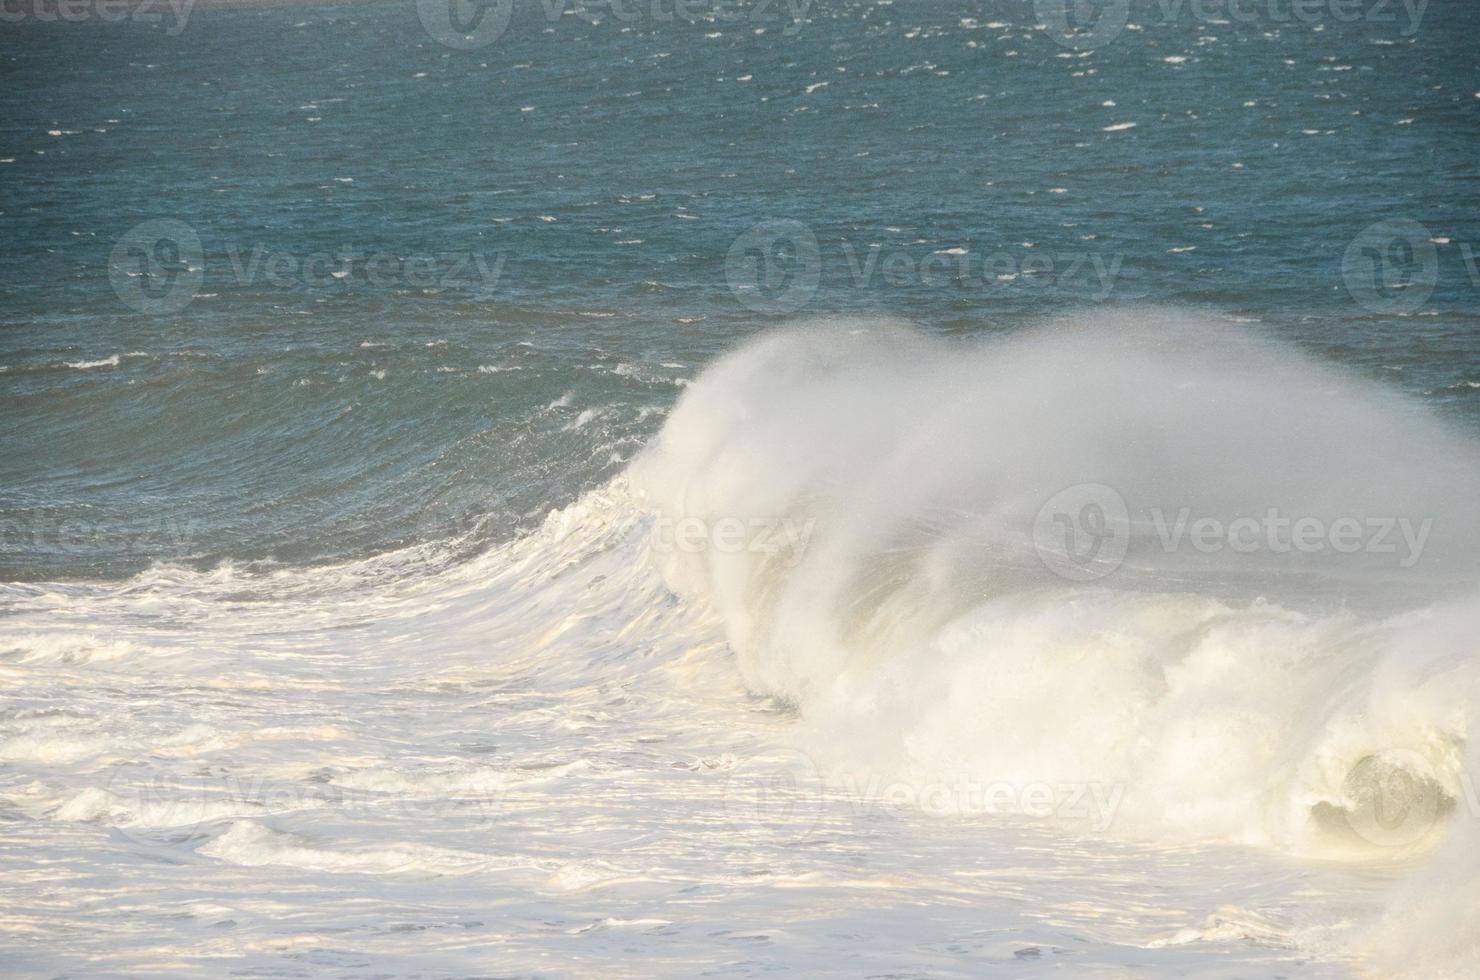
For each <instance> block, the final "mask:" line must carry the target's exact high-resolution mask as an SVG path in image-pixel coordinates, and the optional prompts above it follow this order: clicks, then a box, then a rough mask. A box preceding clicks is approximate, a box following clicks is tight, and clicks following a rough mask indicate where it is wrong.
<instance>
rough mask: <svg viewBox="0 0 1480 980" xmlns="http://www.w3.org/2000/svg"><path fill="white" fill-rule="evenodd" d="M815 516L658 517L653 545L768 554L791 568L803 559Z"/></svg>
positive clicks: (685, 551) (657, 548)
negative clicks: (801, 517) (803, 517)
mask: <svg viewBox="0 0 1480 980" xmlns="http://www.w3.org/2000/svg"><path fill="white" fill-rule="evenodd" d="M816 523H817V522H816V520H815V519H814V518H807V519H805V520H802V519H799V518H795V517H790V516H782V517H734V516H728V517H717V518H713V519H708V518H703V517H695V516H688V517H677V518H675V517H666V516H665V517H658V518H656V519H655V520H654V521H653V528H652V534H651V539H650V540H651V545H652V548H653V550H654V551H656V552H660V553H663V554H670V553H682V554H694V555H697V554H705V553H711V554H722V555H737V554H748V555H768V556H775V557H777V558H779V559H780V560H781V561H782V563H783V564H785V565H786V566H787V567H791V566H794V565H795V564H796V563H797V562H799V561H801V560H802V557H803V555H804V553H805V552H806V550H807V543H808V542H809V541H810V540H811V539H812V531H813V530H814V528H815V527H816Z"/></svg>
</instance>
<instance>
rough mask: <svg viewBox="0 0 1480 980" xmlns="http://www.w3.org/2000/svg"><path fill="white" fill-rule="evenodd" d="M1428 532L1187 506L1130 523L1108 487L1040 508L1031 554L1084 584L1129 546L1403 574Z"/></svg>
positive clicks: (1355, 520)
mask: <svg viewBox="0 0 1480 980" xmlns="http://www.w3.org/2000/svg"><path fill="white" fill-rule="evenodd" d="M1433 526H1434V519H1433V518H1432V517H1423V518H1415V517H1412V516H1409V515H1383V516H1379V515H1371V514H1366V515H1361V516H1357V515H1336V516H1330V515H1326V516H1316V515H1309V514H1291V513H1286V512H1284V511H1281V510H1280V509H1279V508H1277V507H1269V508H1266V509H1265V510H1264V511H1263V512H1262V513H1260V514H1258V515H1254V514H1240V515H1236V516H1232V517H1229V516H1225V515H1212V514H1197V513H1195V512H1194V511H1193V509H1192V508H1191V507H1179V508H1176V509H1169V508H1163V507H1160V506H1151V507H1149V508H1147V509H1146V510H1145V511H1144V512H1140V513H1138V514H1137V515H1136V520H1134V521H1133V520H1132V515H1131V512H1130V510H1129V508H1128V507H1127V505H1126V502H1125V498H1124V497H1122V496H1121V494H1120V493H1119V492H1118V491H1116V490H1115V489H1114V488H1113V487H1109V486H1106V485H1105V484H1102V483H1081V484H1076V485H1075V486H1072V487H1068V488H1066V489H1064V490H1061V491H1060V492H1058V493H1057V494H1055V495H1054V496H1053V497H1051V498H1050V499H1049V500H1048V501H1047V502H1046V503H1045V504H1044V505H1043V506H1042V507H1041V508H1039V510H1038V513H1037V515H1036V516H1035V518H1034V523H1033V532H1032V533H1033V546H1034V549H1035V550H1036V551H1037V552H1038V556H1039V558H1041V559H1042V561H1043V563H1044V565H1046V566H1047V567H1048V569H1049V570H1050V571H1052V572H1054V573H1055V574H1057V575H1059V576H1061V577H1063V578H1067V579H1069V580H1071V581H1075V582H1087V581H1092V580H1094V579H1099V578H1104V577H1105V576H1107V575H1110V574H1111V573H1113V572H1114V571H1115V570H1116V569H1118V568H1120V566H1121V565H1122V564H1123V563H1124V561H1125V559H1126V555H1127V553H1128V551H1129V550H1130V547H1131V544H1132V541H1133V539H1134V541H1135V542H1136V543H1137V545H1138V553H1140V554H1144V553H1145V552H1146V551H1148V550H1151V551H1155V550H1160V551H1161V552H1162V553H1163V554H1167V555H1171V554H1177V553H1187V552H1195V553H1197V554H1199V555H1213V554H1218V553H1220V552H1231V553H1233V554H1237V555H1252V554H1257V553H1261V552H1262V553H1265V554H1268V555H1273V556H1277V557H1278V556H1288V555H1316V554H1322V553H1335V554H1342V555H1354V554H1365V555H1376V556H1391V557H1390V558H1387V559H1386V560H1390V561H1392V562H1393V564H1394V565H1395V566H1396V567H1398V568H1401V569H1408V568H1412V567H1413V566H1414V565H1416V564H1418V562H1419V560H1420V559H1421V558H1422V557H1423V551H1424V547H1425V545H1426V544H1427V543H1428V540H1429V535H1430V533H1431V532H1432V531H1433Z"/></svg>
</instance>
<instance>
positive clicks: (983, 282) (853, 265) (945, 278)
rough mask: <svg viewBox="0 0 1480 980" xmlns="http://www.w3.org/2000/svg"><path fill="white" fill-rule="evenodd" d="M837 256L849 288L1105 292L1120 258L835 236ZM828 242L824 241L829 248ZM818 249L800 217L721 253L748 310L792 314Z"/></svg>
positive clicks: (748, 234)
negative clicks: (886, 242) (1046, 288)
mask: <svg viewBox="0 0 1480 980" xmlns="http://www.w3.org/2000/svg"><path fill="white" fill-rule="evenodd" d="M835 247H836V255H830V256H829V257H830V258H833V259H835V260H837V263H839V264H841V267H842V268H843V270H845V272H846V277H847V282H848V283H849V285H851V287H852V288H854V289H877V288H881V287H882V288H884V289H905V288H919V287H923V288H926V289H945V288H955V289H970V290H988V291H991V290H1001V289H1005V288H1007V287H1008V286H1009V285H1011V284H1013V283H1021V284H1022V285H1024V286H1027V287H1030V288H1037V287H1043V286H1049V285H1056V286H1058V287H1060V288H1063V289H1072V290H1079V291H1082V292H1083V293H1085V294H1086V295H1087V296H1088V297H1089V298H1090V299H1091V300H1094V301H1096V302H1098V301H1101V300H1104V299H1106V298H1107V297H1108V296H1109V295H1110V293H1111V291H1112V290H1113V289H1114V285H1115V281H1116V279H1117V277H1118V276H1119V275H1120V270H1121V265H1122V263H1123V261H1124V257H1123V256H1121V255H1119V254H1114V253H1109V252H1102V251H1096V250H1071V251H1057V252H1055V251H1049V250H1038V249H1037V247H1036V246H1035V245H1032V244H1024V245H1023V246H1022V247H1021V248H1020V249H1005V248H993V249H991V250H985V249H976V248H973V247H971V246H969V245H957V246H951V247H948V248H933V249H932V248H916V247H907V246H885V245H884V244H882V243H878V242H870V243H856V242H850V241H847V240H842V241H839V242H837V243H836V245H835ZM831 248H832V246H830V251H831ZM823 258H824V253H823V249H822V246H821V245H820V244H819V242H818V240H817V235H816V234H815V233H814V232H813V231H812V229H811V228H810V227H809V226H807V225H806V224H804V223H803V222H800V221H794V220H777V221H763V222H761V223H760V224H757V225H755V226H753V227H751V228H749V229H747V230H746V231H745V232H744V233H743V234H741V235H740V236H739V237H738V238H736V239H735V241H734V243H733V244H731V246H730V248H729V251H728V252H727V253H726V255H725V279H726V281H727V282H728V284H729V286H730V292H731V293H732V294H733V295H734V296H735V298H736V299H738V300H739V301H740V302H741V304H743V305H744V306H745V307H747V308H748V309H752V310H755V311H757V312H761V313H795V312H797V311H798V310H800V309H802V307H804V306H806V305H807V304H808V303H809V302H811V300H812V298H813V297H814V296H816V295H817V291H818V288H819V287H820V286H821V283H822V271H823Z"/></svg>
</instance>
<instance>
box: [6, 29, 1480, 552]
mask: <svg viewBox="0 0 1480 980" xmlns="http://www.w3.org/2000/svg"><path fill="white" fill-rule="evenodd" d="M1044 8H1045V4H1042V3H1040V4H1039V5H1038V7H1036V8H1035V7H1034V5H1032V4H1026V3H1007V2H1001V3H995V2H988V3H926V2H913V0H911V2H895V3H891V4H882V5H881V4H873V3H834V4H828V5H826V6H823V5H821V4H817V5H815V6H813V7H811V8H808V10H807V12H806V15H805V17H804V18H802V19H797V18H796V17H795V16H793V14H792V12H791V10H790V8H786V7H785V6H773V7H771V8H770V9H768V10H765V11H757V9H756V8H755V6H754V5H749V6H746V7H742V8H741V9H742V11H745V14H744V16H743V18H742V19H740V20H736V19H734V18H733V17H728V16H721V15H714V16H710V17H707V18H706V17H698V18H684V17H670V16H667V15H666V14H665V13H664V11H668V10H670V9H671V7H669V6H666V5H665V6H653V5H651V4H642V5H628V6H626V7H619V8H616V10H617V11H621V12H622V13H623V14H624V15H623V16H618V15H617V13H616V12H614V10H613V9H612V8H608V7H597V8H592V10H594V11H595V13H590V12H588V13H587V14H585V15H580V14H577V13H575V12H573V11H574V8H572V10H571V11H570V12H567V13H566V14H565V15H564V16H562V17H559V18H557V19H555V20H551V19H550V18H549V17H548V16H547V13H546V11H547V9H548V8H547V7H542V6H541V5H538V4H525V3H518V4H516V6H515V7H514V8H513V16H512V18H511V20H510V22H509V23H508V26H507V29H505V30H504V31H503V32H502V34H501V35H500V36H498V37H497V38H496V39H493V40H491V41H490V42H489V43H486V44H483V45H482V46H479V47H476V48H473V49H471V50H457V49H455V48H453V47H449V46H448V45H446V44H443V43H440V42H439V41H438V40H436V39H435V38H434V37H433V36H432V33H430V32H429V29H428V26H427V25H428V24H429V23H430V24H431V25H432V30H433V31H435V30H436V25H437V23H438V21H437V19H436V17H435V8H434V7H428V6H426V5H423V6H422V7H421V8H420V9H418V7H417V6H416V5H414V4H410V3H377V4H366V5H355V6H348V5H344V6H324V7H319V6H272V7H263V8H260V9H219V8H217V9H210V8H206V7H204V6H202V7H198V8H195V9H192V10H191V11H190V12H189V15H188V17H187V18H186V19H185V21H184V22H183V23H180V22H179V21H178V19H177V18H175V17H174V16H173V15H171V14H170V13H169V12H168V10H167V8H162V9H165V10H166V13H165V15H164V16H163V18H162V19H161V20H160V21H158V22H155V23H140V22H138V21H136V20H133V19H126V20H125V21H123V22H121V23H104V22H101V21H100V20H99V19H98V18H97V17H93V18H91V19H89V20H84V21H82V22H79V23H60V22H48V21H42V20H38V19H36V18H34V17H30V18H24V19H22V20H21V22H20V23H9V22H7V23H5V24H4V25H3V27H0V71H3V81H4V83H5V85H6V90H7V93H9V94H8V97H7V98H6V99H5V100H4V103H3V108H0V159H3V160H5V161H6V162H4V163H0V221H3V226H0V227H3V234H0V368H3V371H0V403H3V412H4V422H5V425H4V430H3V431H4V436H3V450H4V451H3V453H0V530H3V533H4V548H3V558H0V565H3V568H0V573H3V575H4V577H5V578H7V579H11V580H16V579H24V580H35V579H48V578H58V577H61V578H68V577H79V576H80V577H96V576H109V577H111V576H117V575H125V574H129V573H132V572H134V571H137V570H138V569H140V568H142V567H144V566H146V565H147V564H149V563H150V562H151V561H155V560H161V559H166V560H175V561H186V562H190V563H196V564H203V565H211V564H214V563H217V562H220V561H223V560H228V559H229V560H233V561H236V562H284V563H302V562H314V561H323V560H330V559H335V558H340V557H345V556H351V555H361V554H367V553H372V552H375V551H378V550H384V549H387V548H393V547H396V546H398V545H402V544H405V543H408V542H411V541H415V540H420V539H425V538H427V537H437V536H447V535H452V534H459V533H469V540H470V541H472V542H474V545H476V543H477V542H481V541H486V540H490V539H493V538H500V537H507V536H508V535H509V534H512V533H514V532H516V531H517V530H518V529H520V528H524V527H528V526H530V525H532V524H533V523H535V522H537V521H538V520H539V519H540V518H541V516H542V515H543V514H544V513H545V512H546V511H547V510H548V509H549V508H550V507H551V506H554V505H557V504H560V503H564V502H566V501H568V500H570V499H572V498H573V497H574V496H575V495H576V494H577V493H579V492H580V491H581V490H582V489H584V488H588V487H590V486H593V485H595V484H597V483H599V482H601V481H602V480H604V479H606V478H608V477H610V476H611V475H613V474H615V473H616V472H618V471H620V469H621V468H622V467H623V465H624V464H625V462H626V461H627V460H629V459H630V458H631V456H632V455H633V454H634V453H635V452H636V451H637V449H638V448H640V446H641V445H642V443H643V441H644V440H645V439H646V438H647V437H648V436H649V435H650V434H651V433H652V432H653V431H654V430H655V429H656V427H657V425H658V424H659V423H660V421H661V419H662V416H663V414H664V413H665V412H666V410H667V409H668V408H669V407H670V406H671V404H672V403H673V401H674V399H675V398H676V397H677V395H678V394H679V392H680V391H681V390H682V382H683V381H684V380H686V379H688V378H691V377H692V376H693V375H694V373H695V371H696V370H697V369H698V368H699V367H701V366H702V365H703V364H705V363H707V362H708V361H709V360H711V359H712V358H713V357H715V356H716V355H717V354H718V353H720V352H722V351H724V350H726V349H729V348H730V347H732V346H733V345H734V344H735V343H736V342H737V341H738V340H739V339H741V338H743V337H745V336H748V335H750V334H751V333H753V332H755V331H756V330H758V329H762V328H764V327H766V326H768V325H771V324H774V323H777V322H780V321H781V320H784V319H787V318H792V317H805V316H809V315H823V314H848V315H861V314H867V315H874V314H883V315H891V316H899V317H903V318H907V319H909V320H911V321H914V322H915V323H917V324H919V325H920V326H921V327H922V328H923V329H926V330H928V331H933V332H940V333H945V334H953V335H961V334H971V333H975V332H982V331H997V330H1011V329H1015V328H1017V327H1018V326H1020V325H1022V324H1024V323H1027V322H1030V321H1032V320H1034V319H1036V318H1039V317H1041V316H1043V315H1045V314H1049V313H1060V312H1065V311H1069V310H1072V309H1075V308H1080V307H1094V306H1104V305H1127V304H1173V305H1181V306H1188V307H1195V308H1200V309H1203V310H1207V311H1210V312H1212V313H1213V314H1215V315H1222V316H1227V317H1229V318H1232V319H1234V320H1237V321H1242V322H1245V323H1250V324H1256V325H1257V326H1256V329H1260V330H1265V331H1268V332H1270V333H1274V334H1277V335H1280V336H1284V337H1288V338H1292V339H1294V340H1295V341H1296V342H1297V343H1299V344H1301V345H1303V346H1306V347H1308V348H1310V349H1313V350H1315V351H1317V352H1318V353H1319V354H1320V355H1321V356H1323V357H1327V358H1330V359H1333V360H1336V361H1339V362H1343V363H1346V364H1348V365H1350V366H1351V368H1352V369H1353V370H1355V371H1358V372H1360V373H1362V374H1364V375H1366V376H1367V377H1369V378H1370V379H1371V381H1372V383H1373V384H1387V385H1392V386H1396V387H1398V388H1401V389H1404V390H1406V391H1408V392H1409V393H1411V394H1412V395H1414V396H1415V397H1417V398H1421V399H1424V400H1426V401H1428V402H1430V403H1431V404H1432V405H1433V406H1434V408H1435V409H1436V411H1438V412H1440V413H1442V414H1444V415H1446V416H1448V417H1450V418H1451V419H1452V420H1453V422H1454V424H1455V425H1457V426H1460V427H1462V428H1467V429H1475V428H1476V427H1480V273H1477V268H1476V266H1477V263H1480V258H1477V255H1476V252H1477V251H1480V208H1477V205H1480V49H1477V48H1476V46H1475V44H1474V42H1473V32H1472V27H1471V24H1470V20H1471V17H1470V13H1469V11H1468V10H1467V9H1466V5H1464V4H1456V3H1444V4H1441V3H1434V4H1431V5H1430V6H1429V7H1427V8H1426V9H1425V10H1424V12H1423V14H1422V16H1421V18H1419V19H1417V21H1416V22H1413V21H1412V20H1411V19H1410V17H1409V16H1408V14H1407V13H1405V11H1404V9H1403V8H1401V7H1395V8H1393V9H1392V10H1391V11H1389V13H1392V14H1393V15H1394V17H1395V19H1394V20H1392V21H1386V20H1381V19H1379V18H1377V17H1376V16H1363V17H1362V18H1360V19H1359V20H1357V21H1354V22H1345V21H1341V20H1338V19H1337V18H1335V17H1334V16H1331V15H1325V16H1321V17H1317V18H1314V19H1313V20H1310V21H1308V22H1301V21H1299V20H1283V21H1282V20H1278V19H1276V18H1275V15H1274V14H1277V13H1278V12H1279V10H1280V9H1281V8H1279V6H1278V5H1274V6H1272V7H1269V6H1265V7H1260V8H1258V9H1259V10H1261V11H1265V13H1264V14H1261V15H1260V16H1257V17H1255V18H1254V19H1253V20H1252V21H1243V20H1236V19H1231V18H1223V19H1221V20H1220V19H1218V18H1214V19H1211V20H1210V19H1206V18H1203V19H1199V17H1197V16H1195V15H1194V13H1193V12H1192V11H1191V10H1190V9H1180V8H1179V12H1177V13H1175V14H1173V15H1170V16H1169V14H1168V8H1167V7H1165V6H1162V5H1158V4H1154V3H1136V4H1133V5H1132V8H1131V10H1130V13H1129V15H1128V16H1127V26H1126V27H1125V28H1124V29H1121V30H1119V31H1117V32H1115V34H1114V36H1113V37H1112V38H1110V39H1109V40H1107V41H1105V42H1104V43H1103V44H1099V45H1097V46H1088V45H1087V44H1086V43H1084V36H1083V35H1081V36H1080V37H1078V38H1077V39H1069V40H1068V41H1065V40H1064V39H1062V38H1059V37H1056V36H1055V34H1054V31H1053V30H1045V29H1040V28H1039V27H1038V26H1037V25H1040V24H1041V23H1042V14H1043V10H1044ZM707 9H712V8H707ZM1364 10H1365V8H1364ZM429 11H430V12H431V14H430V15H429ZM632 11H636V13H635V15H632ZM1270 11H1274V13H1270ZM493 12H494V13H495V14H496V13H497V9H496V8H495V10H494V11H493ZM629 15H630V16H629ZM475 40H476V39H475ZM1127 124H1134V125H1127ZM141 224H143V228H142V229H141V228H140V226H141ZM1084 370H1086V371H1091V370H1093V365H1092V364H1086V365H1085V366H1084ZM1064 383H1065V384H1066V385H1072V384H1073V383H1074V379H1073V378H1072V377H1071V378H1065V379H1064Z"/></svg>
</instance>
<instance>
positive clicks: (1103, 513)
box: [1033, 483, 1131, 582]
mask: <svg viewBox="0 0 1480 980" xmlns="http://www.w3.org/2000/svg"><path fill="white" fill-rule="evenodd" d="M1130 530H1131V522H1130V513H1129V511H1127V509H1126V506H1125V498H1124V497H1122V496H1121V495H1120V494H1119V493H1117V492H1116V491H1115V490H1114V488H1112V487H1107V486H1105V485H1104V484H1103V483H1080V484H1076V485H1075V486H1072V487H1069V488H1068V489H1066V490H1061V491H1059V492H1058V493H1056V494H1054V495H1053V496H1052V497H1051V498H1050V499H1049V501H1048V503H1046V504H1044V505H1043V506H1042V507H1041V508H1039V510H1038V516H1037V517H1036V518H1034V520H1033V547H1034V549H1035V550H1036V551H1037V552H1038V557H1039V558H1040V559H1042V560H1043V564H1044V565H1045V566H1046V567H1047V568H1048V570H1049V571H1051V572H1053V573H1054V574H1055V575H1060V576H1062V577H1064V578H1066V579H1069V580H1070V581H1071V582H1091V581H1093V580H1095V579H1097V578H1104V577H1105V576H1106V575H1109V574H1110V573H1111V572H1113V571H1115V570H1116V569H1117V568H1119V567H1120V563H1121V562H1122V561H1124V560H1125V553H1126V549H1127V548H1129V547H1130Z"/></svg>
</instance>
